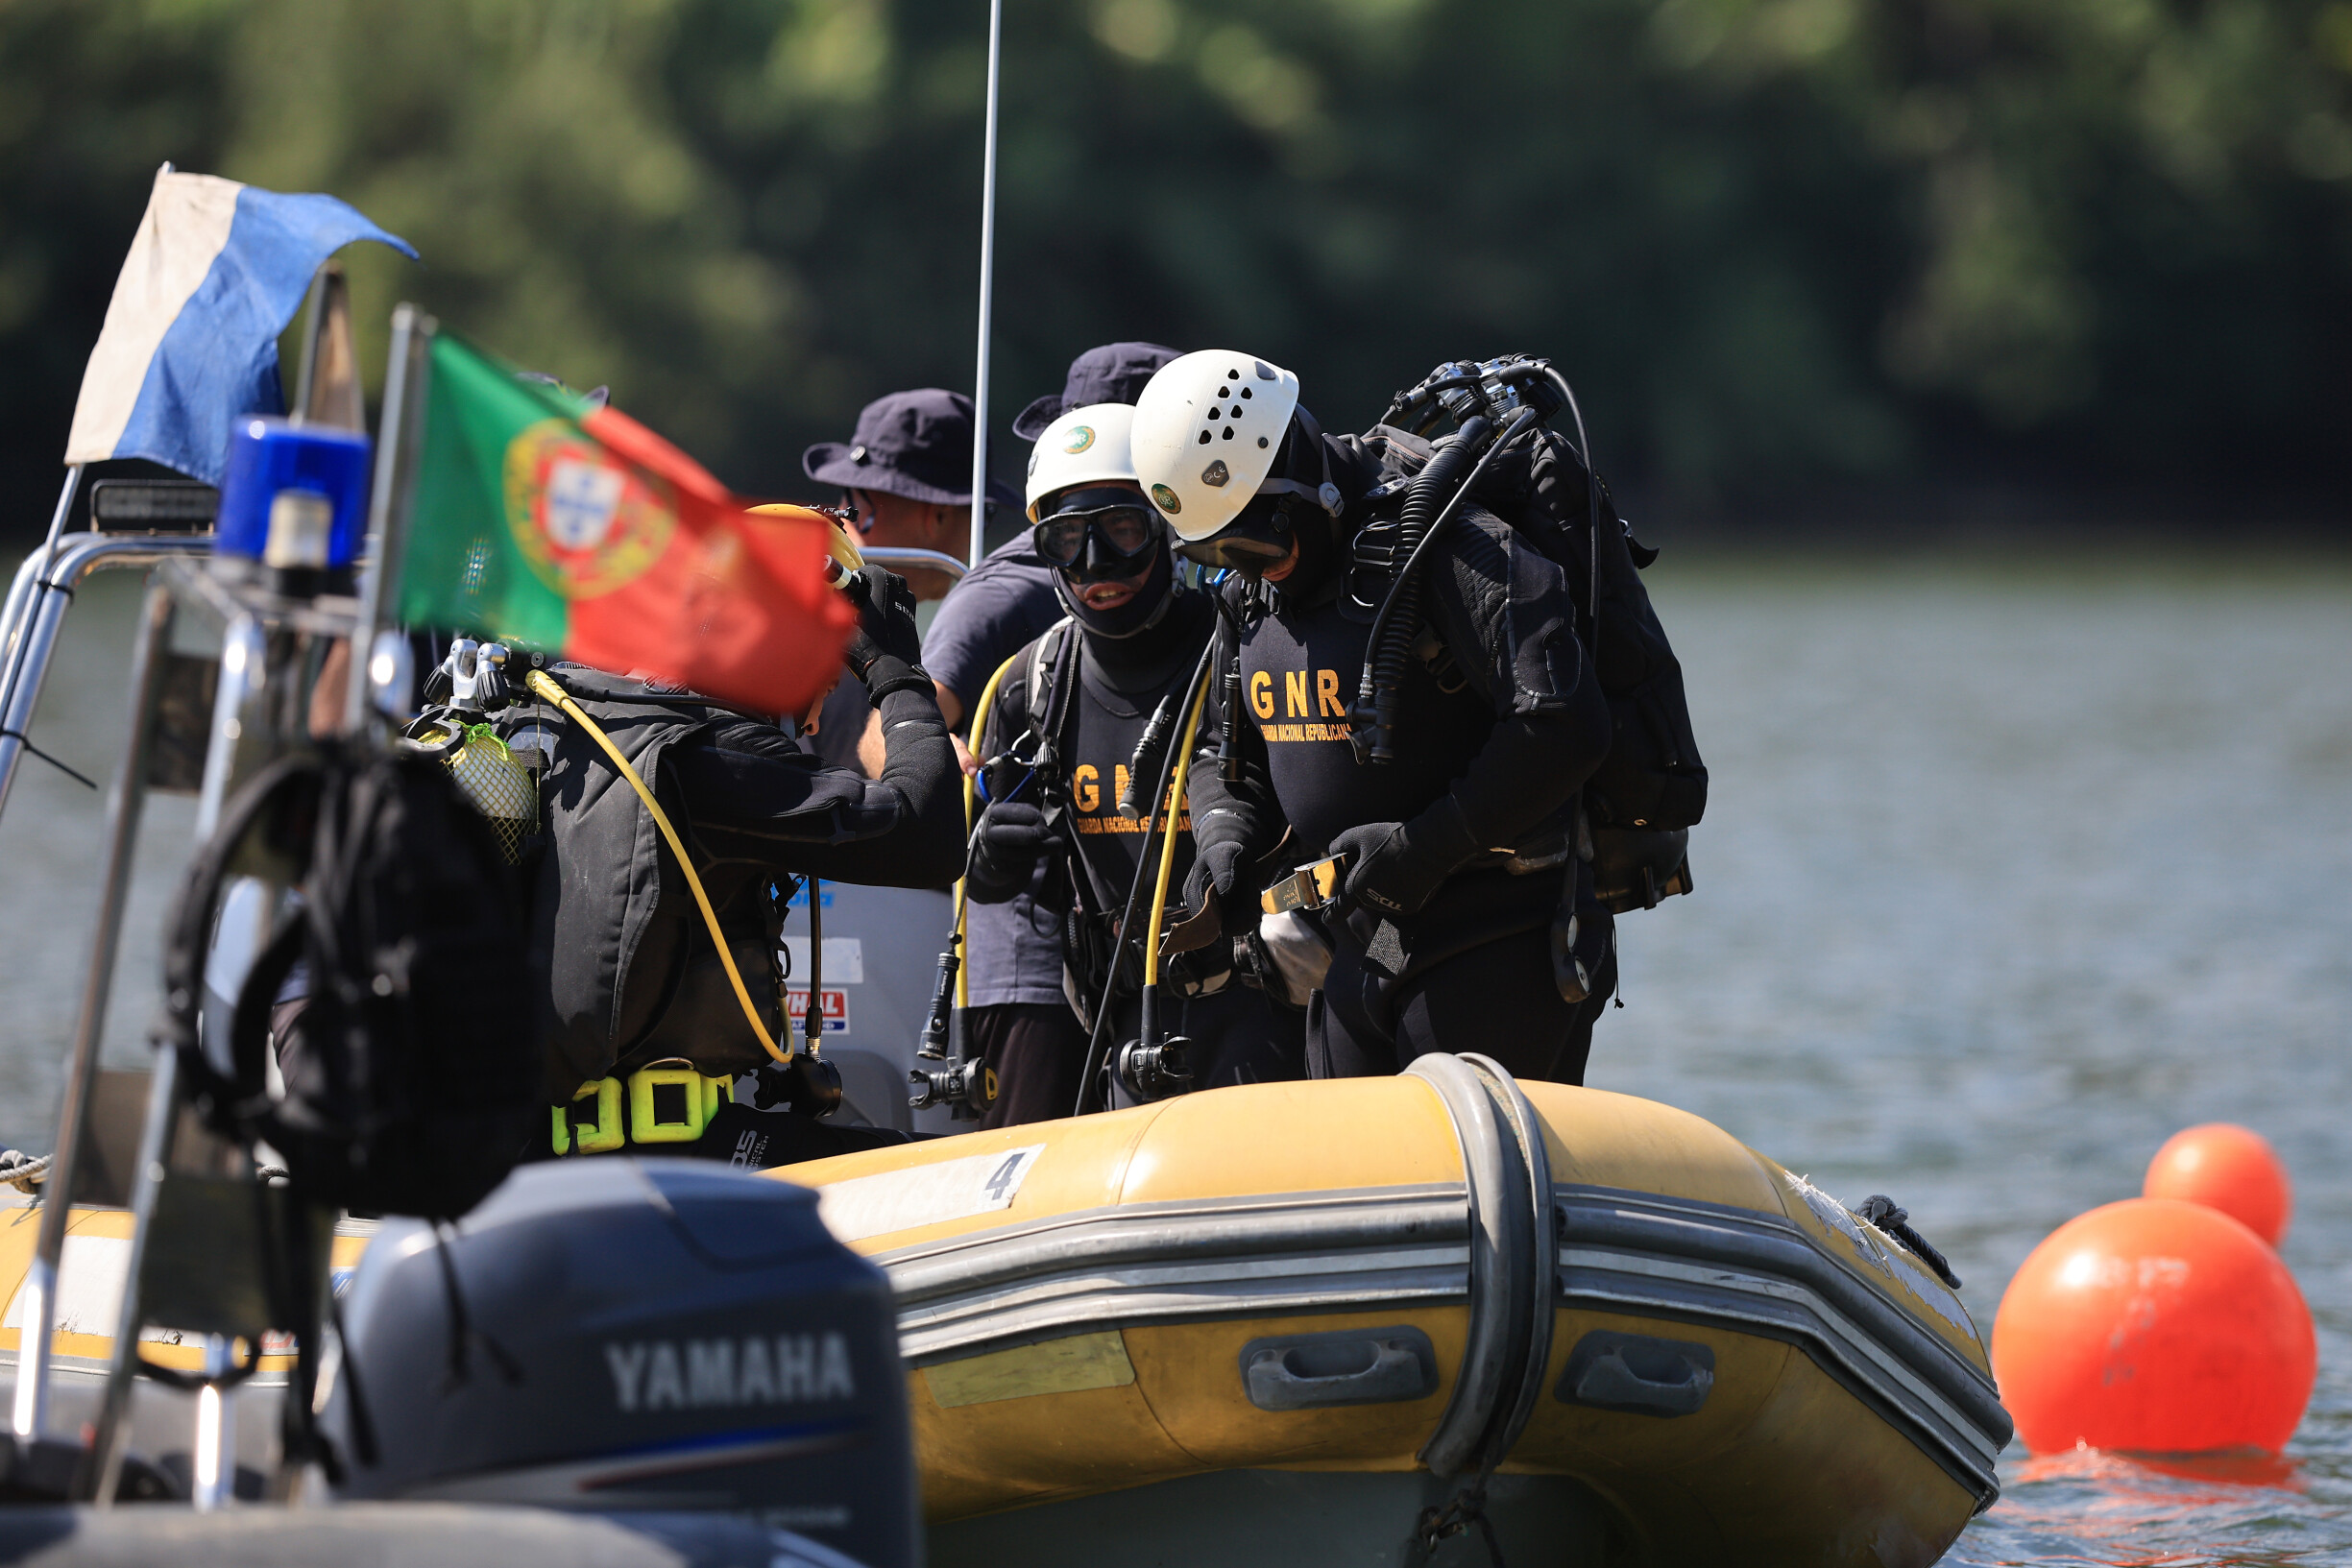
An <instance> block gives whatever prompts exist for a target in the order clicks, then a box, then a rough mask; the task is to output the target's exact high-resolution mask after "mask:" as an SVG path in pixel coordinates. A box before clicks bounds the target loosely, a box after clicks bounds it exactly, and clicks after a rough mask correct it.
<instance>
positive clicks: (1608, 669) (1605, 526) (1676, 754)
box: [1372, 425, 1707, 911]
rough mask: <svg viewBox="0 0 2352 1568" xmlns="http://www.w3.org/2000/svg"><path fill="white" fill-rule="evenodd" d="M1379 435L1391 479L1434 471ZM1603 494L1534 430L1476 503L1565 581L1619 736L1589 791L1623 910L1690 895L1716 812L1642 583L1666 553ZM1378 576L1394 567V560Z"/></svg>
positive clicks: (1607, 885) (1442, 653) (1565, 446)
mask: <svg viewBox="0 0 2352 1568" xmlns="http://www.w3.org/2000/svg"><path fill="white" fill-rule="evenodd" d="M1372 435H1373V436H1374V437H1376V438H1378V448H1379V453H1380V456H1379V461H1380V464H1381V469H1382V472H1383V473H1384V475H1386V476H1389V477H1391V478H1405V477H1410V476H1411V475H1414V474H1417V473H1418V472H1419V471H1420V470H1421V469H1422V467H1423V466H1424V465H1425V464H1426V463H1427V462H1428V459H1429V456H1430V451H1431V447H1430V444H1429V442H1428V441H1427V440H1426V439H1424V438H1422V437H1420V436H1417V435H1414V434H1412V433H1410V432H1408V431H1403V430H1398V429H1395V428H1394V427H1392V426H1388V425H1380V426H1377V427H1375V429H1374V430H1373V432H1372ZM1594 483H1595V485H1596V487H1597V493H1596V492H1595V491H1591V490H1588V489H1587V470H1586V467H1585V464H1584V462H1583V461H1582V460H1581V459H1580V458H1579V457H1578V456H1577V452H1576V447H1575V446H1574V445H1573V444H1572V443H1571V442H1569V441H1568V439H1567V438H1566V437H1565V436H1564V435H1562V434H1561V433H1560V432H1558V431H1556V430H1552V429H1549V428H1545V427H1541V426H1539V427H1538V428H1537V430H1536V431H1535V432H1534V437H1533V439H1532V440H1530V441H1527V442H1524V443H1522V444H1520V445H1518V446H1515V447H1514V448H1513V449H1512V450H1510V451H1508V452H1503V453H1498V454H1497V455H1496V458H1495V460H1494V461H1493V462H1492V463H1491V465H1490V466H1489V467H1488V470H1487V471H1486V473H1485V474H1484V475H1483V476H1481V478H1480V479H1479V482H1478V488H1477V490H1476V491H1475V492H1473V495H1474V496H1475V498H1476V499H1477V501H1478V502H1479V504H1481V505H1483V506H1485V507H1486V508H1487V509H1488V510H1490V511H1491V512H1492V513H1494V515H1495V516H1497V517H1498V518H1500V519H1502V520H1503V521H1504V522H1506V523H1508V524H1510V525H1511V528H1512V529H1513V531H1514V532H1515V533H1516V534H1518V535H1519V537H1520V538H1522V539H1524V540H1526V541H1527V542H1528V543H1530V544H1532V545H1534V546H1535V547H1536V548H1537V549H1538V550H1540V552H1542V554H1543V555H1544V556H1545V557H1546V558H1547V559H1549V560H1550V561H1552V562H1553V563H1554V564H1555V565H1557V566H1558V567H1561V569H1562V570H1563V571H1564V573H1565V574H1566V576H1567V581H1568V591H1569V594H1570V597H1571V598H1572V599H1573V601H1574V607H1575V611H1576V616H1577V626H1576V631H1577V637H1578V639H1579V640H1581V641H1582V642H1583V643H1584V644H1585V646H1586V647H1587V649H1588V650H1589V652H1590V654H1591V657H1592V664H1593V673H1594V675H1595V677H1596V678H1597V679H1598V680H1599V682H1600V687H1601V694H1602V696H1603V697H1605V698H1606V699H1607V700H1608V703H1609V713H1610V727H1611V731H1612V737H1611V741H1610V747H1609V751H1608V753H1607V755H1605V756H1604V757H1603V758H1602V759H1601V763H1600V766H1599V767H1597V768H1595V769H1594V770H1593V774H1592V777H1591V778H1590V779H1589V780H1588V781H1587V782H1586V784H1585V813H1586V817H1587V819H1588V823H1589V825H1590V828H1591V832H1592V842H1591V849H1592V874H1593V885H1594V893H1595V896H1596V897H1597V898H1598V899H1599V901H1600V902H1601V903H1602V904H1604V905H1607V906H1609V907H1610V908H1612V909H1614V910H1618V911H1623V910H1627V909H1637V908H1646V907H1652V906H1655V905H1657V903H1658V901H1659V900H1660V899H1661V898H1664V897H1666V896H1668V895H1670V894H1675V893H1687V892H1689V891H1690V889H1691V885H1692V883H1691V878H1690V864H1689V856H1688V850H1689V842H1690V832H1689V831H1690V829H1691V828H1693V827H1694V826H1696V825H1697V823H1698V821H1699V818H1700V816H1701V815H1703V814H1704V813H1705V811H1706V809H1707V766H1706V764H1705V763H1704V762H1702V761H1701V760H1700V759H1699V747H1698V741H1697V739H1696V737H1695V736H1693V735H1692V733H1691V724H1690V705H1689V701H1688V699H1687V698H1686V697H1685V694H1684V690H1683V666H1682V663H1681V661H1679V660H1677V659H1676V658H1675V656H1674V646H1673V644H1672V643H1671V642H1669V641H1668V640H1667V639H1666V629H1665V627H1664V626H1663V625H1662V624H1661V623H1660V621H1659V618H1658V612H1657V610H1656V609H1655V608H1654V607H1652V605H1651V603H1650V594H1649V590H1648V589H1646V588H1644V587H1643V586H1642V582H1641V568H1642V567H1647V566H1648V565H1650V563H1651V562H1653V561H1655V560H1657V559H1658V552H1657V551H1656V550H1653V549H1649V548H1646V547H1644V546H1643V545H1642V544H1640V543H1638V542H1637V541H1636V540H1635V539H1634V537H1633V532H1632V530H1631V529H1629V528H1628V527H1627V526H1626V524H1625V521H1624V519H1621V518H1619V517H1618V516H1617V509H1616V503H1615V502H1614V501H1613V500H1612V498H1611V497H1610V495H1609V486H1608V485H1607V483H1605V482H1599V481H1595V482H1594ZM1374 564H1375V565H1378V566H1380V567H1386V565H1387V558H1386V556H1385V555H1383V556H1381V557H1380V559H1379V561H1378V562H1377V563H1374ZM1424 657H1425V658H1428V659H1430V660H1431V661H1432V667H1433V668H1437V667H1438V666H1439V665H1440V664H1442V663H1445V662H1446V661H1447V660H1448V658H1449V656H1448V654H1447V651H1446V650H1445V649H1444V647H1443V644H1442V643H1440V644H1438V645H1436V647H1435V648H1434V649H1433V650H1427V651H1425V652H1424ZM1443 679H1444V675H1443V672H1442V671H1441V680H1442V681H1443ZM1455 679H1459V677H1458V676H1456V677H1455Z"/></svg>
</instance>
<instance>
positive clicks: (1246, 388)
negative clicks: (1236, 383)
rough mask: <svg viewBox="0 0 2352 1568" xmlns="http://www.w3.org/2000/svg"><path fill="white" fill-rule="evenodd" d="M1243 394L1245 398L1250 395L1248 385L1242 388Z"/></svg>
mask: <svg viewBox="0 0 2352 1568" xmlns="http://www.w3.org/2000/svg"><path fill="white" fill-rule="evenodd" d="M1242 396H1243V397H1245V398H1247V397H1249V388H1248V387H1244V388H1242Z"/></svg>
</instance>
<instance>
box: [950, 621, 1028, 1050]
mask: <svg viewBox="0 0 2352 1568" xmlns="http://www.w3.org/2000/svg"><path fill="white" fill-rule="evenodd" d="M1020 658H1021V656H1020V655H1019V654H1018V653H1016V654H1014V655H1013V656H1012V658H1010V659H1007V660H1006V661H1005V662H1004V663H1001V664H999V665H997V666H996V673H995V674H994V675H991V676H989V677H988V684H987V685H986V686H983V687H982V688H980V702H979V704H978V705H977V706H975V707H974V708H973V710H972V742H971V744H972V755H973V756H974V757H975V758H977V757H979V756H980V737H981V736H982V734H983V733H984V732H985V731H986V730H987V728H988V710H989V709H991V708H994V707H995V706H996V688H997V686H998V685H999V684H1000V683H1001V682H1002V681H1003V680H1004V679H1005V672H1006V670H1008V669H1010V668H1012V666H1013V665H1014V664H1015V663H1018V662H1019V661H1020ZM977 777H979V776H978V775H977V774H971V773H967V774H965V775H964V776H963V836H964V840H965V842H966V843H967V844H968V843H969V842H970V841H971V837H972V825H973V823H974V821H976V820H977V816H978V813H976V812H975V811H974V810H973V809H972V807H973V805H974V804H975V796H974V792H973V787H972V784H973V780H974V779H976V778H977ZM963 911H964V893H963V879H962V878H961V877H958V878H957V879H956V955H957V957H958V960H963V959H968V958H969V957H970V956H971V954H970V953H966V952H964V943H963ZM971 1004H972V966H971V965H970V964H969V963H966V962H961V961H959V962H958V964H957V966H956V1007H957V1010H958V1011H959V1012H960V1011H961V1010H962V1009H964V1008H966V1007H969V1006H970V1005H971Z"/></svg>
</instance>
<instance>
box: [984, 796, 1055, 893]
mask: <svg viewBox="0 0 2352 1568" xmlns="http://www.w3.org/2000/svg"><path fill="white" fill-rule="evenodd" d="M1063 842H1064V841H1063V839H1062V835H1061V834H1060V833H1057V832H1055V831H1054V828H1053V825H1052V824H1051V823H1049V822H1047V821H1046V817H1045V813H1044V812H1043V811H1041V810H1039V809H1038V808H1036V807H1034V806H1031V805H1030V804H1029V802H1027V801H998V802H997V803H996V804H995V805H994V806H991V807H989V808H988V809H986V810H985V811H982V813H981V815H980V823H979V825H978V826H977V827H975V828H974V829H973V830H972V860H971V865H970V868H969V869H968V870H967V871H966V872H965V873H964V880H963V886H964V892H965V893H966V894H967V895H968V896H969V897H970V898H971V899H972V901H973V902H974V903H976V904H1002V903H1004V902H1005V901H1006V899H1009V898H1011V897H1012V896H1013V895H1014V894H1015V893H1018V892H1020V891H1021V890H1022V889H1023V888H1025V887H1027V886H1029V883H1030V878H1031V876H1032V875H1033V874H1034V873H1035V871H1036V869H1037V862H1038V861H1040V860H1047V859H1054V858H1057V857H1058V856H1060V855H1061V853H1062V849H1063Z"/></svg>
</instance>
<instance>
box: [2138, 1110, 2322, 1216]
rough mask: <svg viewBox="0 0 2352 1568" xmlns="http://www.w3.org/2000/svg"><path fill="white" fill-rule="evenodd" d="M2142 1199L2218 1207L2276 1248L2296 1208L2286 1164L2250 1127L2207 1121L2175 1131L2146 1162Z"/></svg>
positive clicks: (2276, 1151) (2261, 1136) (2267, 1142)
mask: <svg viewBox="0 0 2352 1568" xmlns="http://www.w3.org/2000/svg"><path fill="white" fill-rule="evenodd" d="M2140 1195H2141V1196H2142V1197H2177V1198H2184V1199H2186V1200H2187V1201H2189V1202H2191V1203H2202V1204H2204V1205H2205V1206H2206V1207H2207V1208H2209V1209H2219V1210H2220V1211H2221V1212H2222V1213H2223V1214H2225V1215H2228V1216H2230V1217H2231V1218H2235V1219H2240V1220H2243V1221H2244V1223H2245V1225H2246V1227H2247V1228H2248V1229H2250V1230H2251V1231H2253V1233H2254V1234H2255V1235H2257V1236H2259V1237H2261V1238H2262V1239H2263V1240H2264V1241H2266V1242H2269V1243H2270V1244H2271V1245H2272V1246H2276V1245H2278V1244H2279V1242H2282V1241H2284V1240H2285V1239H2286V1236H2287V1220H2288V1218H2289V1216H2291V1214H2292V1213H2293V1212H2294V1188H2293V1186H2292V1185H2291V1183H2290V1182H2289V1181H2288V1179H2287V1162H2286V1161H2284V1160H2282V1159H2280V1158H2279V1157H2278V1150H2276V1149H2274V1148H2272V1147H2271V1146H2270V1140H2269V1139H2267V1138H2265V1137H2264V1136H2263V1135H2262V1134H2261V1133H2259V1132H2256V1131H2254V1130H2253V1129H2252V1128H2251V1127H2241V1126H2238V1125H2236V1124H2235V1123H2233V1122H2206V1123H2205V1124H2204V1125H2203V1126H2201V1127H2190V1128H2188V1129H2187V1130H2185V1131H2182V1132H2176V1133H2174V1134H2173V1135H2172V1136H2171V1137H2170V1139H2168V1140H2167V1141H2166V1143H2165V1146H2164V1147H2162V1148H2160V1149H2158V1150H2157V1151H2156V1157H2155V1158H2154V1159H2152V1160H2150V1161H2148V1163H2147V1180H2146V1183H2145V1184H2144V1185H2143V1186H2142V1187H2141V1189H2140Z"/></svg>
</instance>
